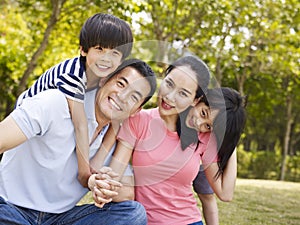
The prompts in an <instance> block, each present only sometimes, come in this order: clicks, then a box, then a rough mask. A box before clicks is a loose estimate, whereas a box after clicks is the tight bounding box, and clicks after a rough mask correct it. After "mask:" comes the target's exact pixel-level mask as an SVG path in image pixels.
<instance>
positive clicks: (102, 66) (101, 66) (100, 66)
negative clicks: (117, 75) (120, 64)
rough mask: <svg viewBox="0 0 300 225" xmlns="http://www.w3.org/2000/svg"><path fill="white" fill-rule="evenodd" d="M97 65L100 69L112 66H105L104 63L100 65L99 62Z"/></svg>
mask: <svg viewBox="0 0 300 225" xmlns="http://www.w3.org/2000/svg"><path fill="white" fill-rule="evenodd" d="M97 67H98V68H99V69H109V68H110V66H104V65H99V64H97Z"/></svg>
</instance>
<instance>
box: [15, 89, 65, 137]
mask: <svg viewBox="0 0 300 225" xmlns="http://www.w3.org/2000/svg"><path fill="white" fill-rule="evenodd" d="M67 106H68V105H67V101H66V98H65V97H64V95H63V94H62V93H60V92H59V91H57V90H55V89H52V90H47V91H44V92H41V93H39V94H37V95H35V96H33V97H31V98H25V99H24V100H23V103H22V104H21V105H20V106H19V107H17V108H16V109H15V110H14V111H13V112H12V113H11V116H12V117H13V119H14V120H15V122H16V123H17V125H18V126H19V127H20V129H21V130H22V131H23V133H24V134H25V135H26V137H27V138H28V139H30V138H32V137H35V136H41V135H43V134H45V133H46V132H47V130H48V129H49V127H50V126H51V123H52V121H53V119H52V118H53V117H54V116H55V115H57V114H60V116H62V114H61V113H60V112H61V110H68V108H67Z"/></svg>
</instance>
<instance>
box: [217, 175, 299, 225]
mask: <svg viewBox="0 0 300 225" xmlns="http://www.w3.org/2000/svg"><path fill="white" fill-rule="evenodd" d="M299 205H300V183H292V182H282V181H269V180H247V179H238V180H237V185H236V189H235V195H234V200H233V201H232V202H230V203H224V202H220V201H218V206H219V218H220V225H238V224H240V225H248V224H257V225H258V224H262V225H268V224H277V225H279V224H282V225H287V224H289V225H296V224H298V225H299V224H300V211H299Z"/></svg>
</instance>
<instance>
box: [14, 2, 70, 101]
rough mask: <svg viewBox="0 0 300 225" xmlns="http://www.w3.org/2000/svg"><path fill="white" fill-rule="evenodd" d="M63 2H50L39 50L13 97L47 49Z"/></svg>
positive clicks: (30, 62) (18, 92) (17, 93)
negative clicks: (50, 7) (48, 16)
mask: <svg viewBox="0 0 300 225" xmlns="http://www.w3.org/2000/svg"><path fill="white" fill-rule="evenodd" d="M65 1H66V0H52V1H51V3H52V14H51V17H50V19H49V22H48V25H47V28H46V30H45V33H44V37H43V40H42V42H41V44H40V46H39V48H38V49H37V50H36V51H35V52H34V54H33V56H32V58H31V60H30V61H29V63H28V66H27V69H26V70H25V72H24V73H23V76H22V78H21V81H20V84H19V86H18V88H17V90H16V91H15V93H14V94H15V96H19V95H20V94H21V93H22V92H23V91H24V90H25V89H26V84H27V80H28V77H29V76H30V74H31V73H32V71H33V70H34V69H35V67H36V64H37V60H38V58H39V57H40V56H41V55H42V54H43V52H44V50H45V49H46V47H47V44H48V40H49V36H50V34H51V31H52V30H53V28H54V26H55V24H56V23H57V21H58V17H59V15H60V12H61V9H62V7H63V4H64V3H65Z"/></svg>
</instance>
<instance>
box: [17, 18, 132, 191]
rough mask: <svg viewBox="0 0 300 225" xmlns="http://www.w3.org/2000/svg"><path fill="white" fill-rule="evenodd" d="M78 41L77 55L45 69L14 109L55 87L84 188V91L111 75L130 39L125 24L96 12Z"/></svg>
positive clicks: (86, 164)
mask: <svg viewBox="0 0 300 225" xmlns="http://www.w3.org/2000/svg"><path fill="white" fill-rule="evenodd" d="M79 39H80V43H79V44H80V56H79V57H76V58H73V59H67V60H65V61H64V62H61V63H59V64H57V65H55V66H54V67H52V68H50V69H49V70H47V71H46V72H45V73H44V74H42V75H41V76H40V77H39V79H38V80H37V81H36V82H35V83H34V84H33V85H32V86H31V87H30V88H29V89H28V90H26V91H25V92H23V93H22V94H21V95H20V96H19V98H18V100H17V106H19V105H20V104H22V100H23V99H24V98H26V97H32V96H33V95H36V94H37V93H39V92H41V91H44V90H47V89H53V88H57V89H59V90H60V91H62V92H63V93H64V94H65V96H66V98H67V100H68V105H69V110H70V113H71V118H72V121H73V124H74V127H75V134H76V155H77V159H78V179H79V181H80V183H81V184H82V185H83V186H84V187H87V179H88V177H89V176H90V175H91V172H90V167H89V160H88V154H89V142H88V128H87V119H86V115H85V112H84V106H83V100H84V95H85V92H86V90H90V89H93V88H95V87H97V86H98V85H99V82H100V81H101V79H102V78H105V77H107V76H108V75H109V74H110V73H112V72H113V71H114V70H115V69H116V68H117V67H118V66H119V65H120V64H121V62H122V61H123V60H124V59H125V58H126V57H127V56H128V55H129V54H130V52H131V49H132V42H133V36H132V31H131V29H130V27H129V25H128V24H127V23H126V22H125V21H123V20H121V19H119V18H117V17H115V16H113V15H109V14H103V13H97V14H95V15H93V16H92V17H90V18H88V19H87V21H86V22H85V23H84V25H83V27H82V28H81V31H80V37H79Z"/></svg>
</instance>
